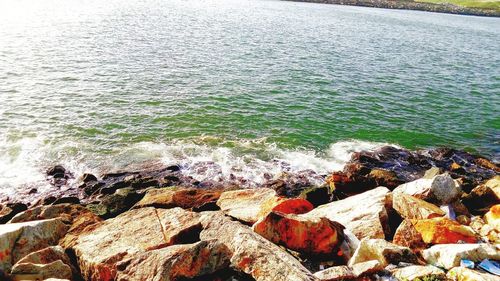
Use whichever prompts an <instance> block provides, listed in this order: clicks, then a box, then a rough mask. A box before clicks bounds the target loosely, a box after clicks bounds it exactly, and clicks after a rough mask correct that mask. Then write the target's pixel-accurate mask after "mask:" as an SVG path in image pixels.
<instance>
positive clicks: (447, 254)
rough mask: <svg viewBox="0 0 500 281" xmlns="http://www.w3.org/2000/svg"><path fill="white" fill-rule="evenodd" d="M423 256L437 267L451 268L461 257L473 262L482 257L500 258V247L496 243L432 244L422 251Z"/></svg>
mask: <svg viewBox="0 0 500 281" xmlns="http://www.w3.org/2000/svg"><path fill="white" fill-rule="evenodd" d="M422 256H423V258H424V259H425V260H426V261H427V263H429V264H432V265H435V266H437V267H441V268H445V269H451V268H453V267H455V266H459V265H460V261H461V260H462V259H467V260H471V261H474V262H478V261H482V260H483V259H492V260H499V259H500V248H499V246H498V245H496V246H495V245H490V244H484V243H483V244H442V245H434V246H432V247H430V248H429V249H427V250H424V251H422Z"/></svg>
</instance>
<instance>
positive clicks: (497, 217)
mask: <svg viewBox="0 0 500 281" xmlns="http://www.w3.org/2000/svg"><path fill="white" fill-rule="evenodd" d="M484 220H485V221H486V223H488V224H489V225H490V226H491V227H492V228H494V229H495V230H496V231H498V232H500V204H496V205H495V206H493V207H491V208H490V210H489V212H487V213H486V214H485V215H484Z"/></svg>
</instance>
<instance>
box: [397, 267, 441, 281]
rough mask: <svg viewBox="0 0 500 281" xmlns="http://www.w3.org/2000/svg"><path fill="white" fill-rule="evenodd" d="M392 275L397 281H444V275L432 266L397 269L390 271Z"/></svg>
mask: <svg viewBox="0 0 500 281" xmlns="http://www.w3.org/2000/svg"><path fill="white" fill-rule="evenodd" d="M392 275H393V276H394V277H396V278H397V279H398V280H407V281H413V280H415V281H419V280H436V281H438V280H443V281H444V280H446V273H445V272H444V271H443V270H441V269H439V268H437V267H435V266H432V265H426V266H422V265H410V266H406V267H401V268H397V269H395V270H393V271H392Z"/></svg>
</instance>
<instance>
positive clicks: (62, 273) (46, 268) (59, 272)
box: [11, 260, 73, 280]
mask: <svg viewBox="0 0 500 281" xmlns="http://www.w3.org/2000/svg"><path fill="white" fill-rule="evenodd" d="M11 274H12V275H13V276H14V278H20V277H22V276H25V275H32V274H33V275H38V276H40V277H41V279H39V280H45V279H48V278H63V279H71V277H72V274H73V273H72V271H71V267H70V266H69V265H67V264H65V263H64V262H63V261H61V260H56V261H53V262H51V263H47V264H37V263H18V264H16V265H15V266H14V267H13V268H12V273H11ZM27 280H30V279H27ZM35 280H36V279H35Z"/></svg>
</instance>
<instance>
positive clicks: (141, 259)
mask: <svg viewBox="0 0 500 281" xmlns="http://www.w3.org/2000/svg"><path fill="white" fill-rule="evenodd" d="M230 258H231V252H230V251H229V249H228V248H227V247H226V246H225V245H223V244H221V243H219V242H216V241H215V240H212V241H201V242H197V243H195V244H185V245H174V246H170V247H167V248H163V249H158V250H153V251H148V252H144V253H140V254H138V255H135V256H134V257H132V258H131V259H128V260H124V261H123V262H121V263H120V264H118V268H119V271H118V273H117V277H116V280H118V281H149V280H178V279H182V278H186V279H187V278H194V277H198V276H202V275H207V274H211V273H214V272H216V271H218V270H221V269H225V268H227V267H228V266H229V260H230Z"/></svg>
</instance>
